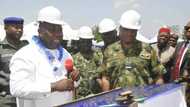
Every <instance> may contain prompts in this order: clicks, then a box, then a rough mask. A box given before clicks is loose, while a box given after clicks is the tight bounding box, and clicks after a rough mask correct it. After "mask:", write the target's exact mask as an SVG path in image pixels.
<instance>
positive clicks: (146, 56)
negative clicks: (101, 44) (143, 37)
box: [104, 41, 166, 88]
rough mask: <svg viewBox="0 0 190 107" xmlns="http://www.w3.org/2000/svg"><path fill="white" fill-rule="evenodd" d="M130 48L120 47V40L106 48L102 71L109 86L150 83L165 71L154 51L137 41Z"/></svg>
mask: <svg viewBox="0 0 190 107" xmlns="http://www.w3.org/2000/svg"><path fill="white" fill-rule="evenodd" d="M134 44H135V45H133V47H131V48H130V49H126V50H124V49H122V47H121V44H120V42H116V43H114V44H112V45H110V46H109V47H107V48H106V50H105V52H104V54H105V58H104V65H105V66H104V67H105V68H104V71H105V74H104V75H107V77H108V78H109V80H110V84H111V88H116V87H126V86H138V85H146V84H151V83H152V82H153V81H154V80H155V79H156V78H157V76H158V75H161V74H163V73H164V72H166V70H165V68H164V66H163V65H161V64H160V63H159V62H158V60H157V57H156V52H155V51H154V50H153V49H152V48H151V47H150V46H149V45H148V44H142V43H141V42H139V41H136V42H135V43H134Z"/></svg>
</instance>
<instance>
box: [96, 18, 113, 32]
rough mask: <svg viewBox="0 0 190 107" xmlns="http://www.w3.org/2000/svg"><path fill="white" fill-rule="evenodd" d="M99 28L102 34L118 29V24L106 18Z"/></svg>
mask: <svg viewBox="0 0 190 107" xmlns="http://www.w3.org/2000/svg"><path fill="white" fill-rule="evenodd" d="M98 27H99V32H100V33H105V32H109V31H113V30H114V29H116V24H115V22H114V21H113V20H112V19H110V18H105V19H103V20H102V21H101V22H100V23H99V25H98Z"/></svg>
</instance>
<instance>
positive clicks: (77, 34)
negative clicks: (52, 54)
mask: <svg viewBox="0 0 190 107" xmlns="http://www.w3.org/2000/svg"><path fill="white" fill-rule="evenodd" d="M72 40H79V31H78V30H73V38H72Z"/></svg>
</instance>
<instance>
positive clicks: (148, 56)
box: [139, 49, 151, 59]
mask: <svg viewBox="0 0 190 107" xmlns="http://www.w3.org/2000/svg"><path fill="white" fill-rule="evenodd" d="M139 56H140V57H141V58H143V59H151V53H150V52H148V51H147V50H146V49H143V50H142V51H141V53H140V55H139Z"/></svg>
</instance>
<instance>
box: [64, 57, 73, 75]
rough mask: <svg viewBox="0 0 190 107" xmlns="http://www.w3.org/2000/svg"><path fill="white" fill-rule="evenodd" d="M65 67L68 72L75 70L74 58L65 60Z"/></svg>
mask: <svg viewBox="0 0 190 107" xmlns="http://www.w3.org/2000/svg"><path fill="white" fill-rule="evenodd" d="M65 68H66V70H67V71H68V72H72V71H73V60H72V59H70V58H68V59H66V60H65Z"/></svg>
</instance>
